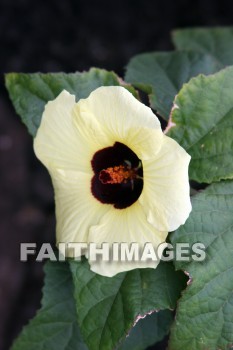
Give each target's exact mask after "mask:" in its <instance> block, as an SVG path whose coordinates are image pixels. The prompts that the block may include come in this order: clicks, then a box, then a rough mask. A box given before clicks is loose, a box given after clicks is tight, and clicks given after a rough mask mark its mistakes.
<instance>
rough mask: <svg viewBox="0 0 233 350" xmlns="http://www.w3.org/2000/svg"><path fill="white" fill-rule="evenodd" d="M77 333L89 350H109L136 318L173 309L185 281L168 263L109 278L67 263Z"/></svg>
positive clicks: (75, 264) (122, 337) (124, 334)
mask: <svg viewBox="0 0 233 350" xmlns="http://www.w3.org/2000/svg"><path fill="white" fill-rule="evenodd" d="M70 266H71V271H72V274H73V280H74V285H75V294H74V295H75V299H76V307H77V313H78V322H79V325H80V330H81V332H82V335H83V337H84V340H85V342H86V344H87V345H88V348H89V349H90V350H96V349H98V350H112V349H114V348H115V347H116V345H117V344H118V343H119V342H120V341H121V340H123V339H124V337H125V336H126V335H127V334H128V332H129V330H130V329H131V328H132V327H133V324H134V322H135V320H136V319H137V317H138V316H139V315H145V314H147V313H149V312H151V311H155V310H159V309H168V308H169V309H171V308H175V306H176V301H177V299H178V298H179V296H180V292H181V290H182V289H183V288H184V287H185V284H186V278H184V274H183V273H181V272H175V271H174V268H173V265H172V264H170V263H160V264H159V266H158V267H157V269H155V270H154V269H138V270H133V271H130V272H127V273H126V272H125V273H120V274H117V275H116V276H114V277H112V278H109V277H103V276H100V275H97V274H95V273H93V272H92V271H90V268H89V265H88V263H87V261H82V262H78V261H72V262H71V263H70Z"/></svg>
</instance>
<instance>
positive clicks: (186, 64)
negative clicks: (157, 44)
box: [125, 51, 221, 119]
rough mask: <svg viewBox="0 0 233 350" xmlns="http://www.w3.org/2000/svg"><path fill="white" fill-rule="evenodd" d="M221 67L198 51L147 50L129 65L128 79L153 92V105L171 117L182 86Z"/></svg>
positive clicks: (142, 88)
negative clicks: (148, 51)
mask: <svg viewBox="0 0 233 350" xmlns="http://www.w3.org/2000/svg"><path fill="white" fill-rule="evenodd" d="M220 68H221V67H220V66H219V64H218V63H217V62H216V61H215V60H214V59H213V58H212V57H210V56H209V55H204V54H202V53H196V52H185V51H183V52H162V53H156V52H153V53H146V54H140V55H137V56H135V57H134V58H132V59H131V61H130V62H129V64H128V66H127V71H126V76H125V80H126V81H128V82H130V83H132V84H133V85H134V86H136V87H137V88H140V89H141V90H142V91H145V92H146V93H148V94H150V104H151V107H152V108H153V109H155V110H156V111H157V112H158V113H159V114H160V115H161V116H162V117H164V118H165V119H168V117H169V115H170V112H171V108H172V102H173V100H174V98H175V95H176V94H177V93H178V91H179V90H180V89H181V87H182V85H183V84H184V83H185V82H187V81H189V80H190V78H192V77H194V76H196V75H198V74H200V73H204V74H211V73H215V72H217V71H218V70H219V69H220Z"/></svg>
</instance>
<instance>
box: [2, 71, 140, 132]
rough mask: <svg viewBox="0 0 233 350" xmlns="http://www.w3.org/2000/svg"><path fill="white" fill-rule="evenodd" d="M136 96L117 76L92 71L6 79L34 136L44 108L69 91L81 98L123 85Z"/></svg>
mask: <svg viewBox="0 0 233 350" xmlns="http://www.w3.org/2000/svg"><path fill="white" fill-rule="evenodd" d="M120 83H121V84H122V85H123V86H125V87H126V88H128V89H129V90H130V91H131V92H133V93H134V94H135V91H134V90H133V89H132V87H130V86H126V85H125V84H124V83H123V82H120V80H119V78H118V77H117V75H116V74H115V73H113V72H108V71H106V70H103V69H97V68H92V69H90V70H89V71H88V72H84V73H79V72H76V73H70V74H66V73H47V74H42V73H33V74H23V73H9V74H7V75H6V87H7V89H8V91H9V94H10V98H11V100H12V103H13V105H14V107H15V109H16V112H17V113H18V114H19V115H20V117H21V118H22V121H23V122H24V123H25V124H26V126H27V127H28V131H29V133H30V134H31V135H33V136H35V135H36V131H37V129H38V127H39V125H40V121H41V116H42V113H43V111H44V106H45V104H46V103H47V102H48V101H50V100H53V99H54V98H56V97H57V96H58V95H59V93H60V92H61V91H62V90H64V89H65V90H67V91H69V92H70V93H72V94H74V95H75V96H76V100H77V101H78V100H79V99H80V98H86V97H88V96H89V94H90V93H91V92H92V91H93V90H95V89H96V88H98V87H99V86H102V85H120Z"/></svg>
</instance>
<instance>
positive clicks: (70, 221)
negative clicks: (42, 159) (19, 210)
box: [50, 170, 111, 243]
mask: <svg viewBox="0 0 233 350" xmlns="http://www.w3.org/2000/svg"><path fill="white" fill-rule="evenodd" d="M50 174H51V177H52V180H53V185H54V190H55V203H56V218H57V227H56V231H57V243H61V242H63V243H76V242H78V243H80V242H81V243H83V242H87V241H88V234H89V229H90V227H91V226H92V225H97V224H98V223H99V220H100V218H101V217H102V216H103V215H104V214H105V213H106V212H107V211H108V210H109V209H110V207H111V206H109V205H103V204H102V203H100V202H98V201H97V200H96V199H95V198H94V197H93V196H92V194H91V190H90V184H91V175H88V174H84V173H79V172H74V171H66V170H56V171H55V170H54V171H52V172H50Z"/></svg>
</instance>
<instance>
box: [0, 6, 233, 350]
mask: <svg viewBox="0 0 233 350" xmlns="http://www.w3.org/2000/svg"><path fill="white" fill-rule="evenodd" d="M232 7H233V6H232V2H231V1H230V0H220V1H213V0H195V1H189V0H177V1H176V0H170V1H169V0H161V1H156V0H155V1H151V0H145V1H137V0H132V1H130V0H125V1H121V0H118V1H115V2H114V1H109V0H98V1H90V0H89V1H88V0H86V1H84V0H73V1H71V0H66V1H64V0H60V1H59V0H47V1H32V0H0V71H1V75H0V167H1V171H0V218H1V221H0V259H1V260H0V349H1V350H8V349H9V348H10V345H11V343H12V340H13V339H14V338H15V337H16V336H17V334H18V333H19V332H20V330H21V328H22V326H23V325H24V324H26V323H27V322H28V320H29V319H30V318H31V317H33V315H34V314H35V312H36V309H38V308H39V306H40V299H41V287H42V285H43V272H42V267H43V266H42V265H43V264H42V263H35V262H34V260H33V258H32V259H30V261H29V262H27V263H22V262H20V261H19V254H20V246H19V244H20V243H21V242H37V244H38V245H40V244H42V242H54V236H55V235H54V231H55V219H54V202H53V190H52V186H51V182H50V179H49V176H48V174H47V172H46V170H45V169H44V168H43V167H42V165H41V164H40V163H39V162H38V161H37V160H36V158H35V156H34V154H33V150H32V140H31V137H30V136H29V135H28V134H27V131H26V128H25V127H24V125H22V124H21V122H20V120H19V117H18V116H17V115H16V114H15V112H14V109H13V107H12V105H11V103H10V101H9V99H8V95H7V92H6V90H5V88H4V76H3V73H6V72H11V71H16V72H37V71H41V72H49V71H52V72H56V71H65V72H72V71H76V70H78V71H82V70H87V69H89V68H90V67H91V66H96V67H102V68H106V69H109V70H114V71H116V72H117V73H118V74H120V75H121V76H122V75H123V73H124V67H125V66H126V64H127V62H128V61H129V59H130V58H131V57H132V56H133V55H135V54H137V53H140V52H145V51H153V50H170V49H172V44H171V41H170V32H171V30H172V29H174V28H182V27H187V26H189V27H193V26H215V25H233V11H232ZM165 348H166V344H165V342H163V343H161V344H160V345H159V346H156V348H154V349H161V350H164V349H165ZM27 350H28V349H27ZM129 350H131V349H129ZM132 350H133V349H132Z"/></svg>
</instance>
